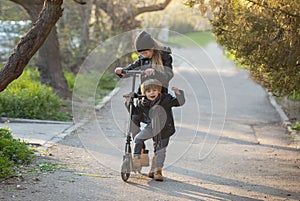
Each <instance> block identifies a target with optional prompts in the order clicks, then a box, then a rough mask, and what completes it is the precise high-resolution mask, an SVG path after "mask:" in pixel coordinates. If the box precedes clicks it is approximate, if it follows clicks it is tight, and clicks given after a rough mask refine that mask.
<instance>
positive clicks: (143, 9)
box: [133, 0, 172, 16]
mask: <svg viewBox="0 0 300 201" xmlns="http://www.w3.org/2000/svg"><path fill="white" fill-rule="evenodd" d="M171 1H172V0H165V2H163V3H160V4H154V5H150V6H145V7H140V8H137V10H136V12H135V13H134V15H133V16H137V15H140V14H142V13H146V12H153V11H158V10H163V9H165V8H166V7H167V6H168V5H169V3H170V2H171Z"/></svg>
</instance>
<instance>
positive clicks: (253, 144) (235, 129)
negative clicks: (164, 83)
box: [0, 44, 300, 201]
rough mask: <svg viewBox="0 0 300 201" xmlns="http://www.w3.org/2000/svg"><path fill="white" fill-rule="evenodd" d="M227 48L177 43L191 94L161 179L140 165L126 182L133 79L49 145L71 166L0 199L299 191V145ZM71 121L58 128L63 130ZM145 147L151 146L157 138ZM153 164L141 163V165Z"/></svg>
mask: <svg viewBox="0 0 300 201" xmlns="http://www.w3.org/2000/svg"><path fill="white" fill-rule="evenodd" d="M222 54H223V52H222V51H221V50H220V49H219V48H218V47H217V46H216V44H210V45H209V46H208V47H206V48H205V50H202V49H200V50H199V49H174V53H173V56H174V60H175V64H174V68H175V77H174V79H173V80H172V82H171V86H177V87H180V88H182V89H184V91H185V95H186V100H187V101H186V104H185V105H184V106H183V107H182V108H176V109H174V116H175V119H176V127H177V132H176V135H175V136H173V137H172V140H171V143H170V146H169V147H168V152H167V160H166V164H165V168H164V170H163V173H164V176H165V181H164V182H155V181H152V180H151V179H149V178H147V177H145V176H141V175H135V174H132V175H131V177H130V178H129V180H128V182H127V183H125V182H123V181H122V180H121V177H120V165H121V162H122V155H123V149H124V143H125V135H124V131H125V130H126V127H127V119H128V115H127V111H126V110H125V108H124V103H123V98H122V95H123V94H124V93H127V92H128V91H130V90H129V89H130V80H129V79H127V80H122V81H121V83H120V86H121V87H120V89H119V91H118V92H117V93H116V94H115V95H114V96H113V97H112V98H111V99H110V101H109V102H108V103H107V104H106V105H105V106H104V107H103V108H101V109H100V111H98V112H96V115H95V116H94V117H93V118H92V119H89V121H87V122H84V123H85V124H84V125H82V124H81V125H80V128H79V129H78V130H77V132H76V134H74V135H70V136H68V137H66V138H65V139H64V140H62V141H60V142H58V143H57V144H56V146H53V147H51V148H50V149H49V152H50V153H51V154H49V157H50V159H51V160H53V161H57V162H59V163H66V164H69V167H70V168H68V169H66V170H64V171H63V170H62V171H56V172H55V173H53V174H43V175H42V177H38V179H39V180H41V181H42V182H40V183H37V182H36V181H35V180H34V181H32V182H31V183H30V181H29V182H28V185H27V186H26V184H22V187H23V185H25V188H26V190H23V191H14V190H9V191H3V190H2V191H1V193H3V194H1V197H0V198H3V199H6V198H10V199H11V200H74V201H77V200H78V201H79V200H110V201H111V200H120V201H122V200H126V201H136V200H170V201H173V200H176V201H177V200H178V201H188V200H272V201H273V200H300V183H299V180H300V158H299V156H300V155H299V150H297V149H296V148H295V144H293V142H292V140H291V139H290V137H289V135H288V134H287V133H286V131H285V129H284V128H283V127H282V126H281V119H280V117H279V115H278V113H277V112H276V110H275V109H274V108H273V107H272V105H271V104H270V102H269V99H268V96H267V94H266V92H265V91H264V90H263V89H262V88H261V87H260V86H259V85H257V84H256V83H255V82H253V81H252V80H251V79H249V78H248V73H247V71H244V70H239V69H236V68H235V66H234V65H233V63H232V62H231V61H229V60H227V59H225V58H223V56H222ZM82 111H83V112H85V110H82ZM82 116H83V117H84V116H92V115H91V114H87V115H86V114H83V115H82ZM11 125H14V124H11ZM31 126H32V124H28V127H26V126H25V127H24V126H22V128H21V133H20V134H21V135H22V134H23V133H24V132H23V131H24V129H27V128H28V129H33V127H31ZM48 126H49V127H50V126H53V125H51V124H48ZM60 126H62V127H60ZM70 126H71V125H69V124H66V125H60V124H57V125H55V126H54V127H55V129H57V131H59V130H60V133H61V132H62V131H63V130H65V129H67V128H69V127H70ZM49 127H44V128H43V129H42V131H36V132H43V133H47V134H49V135H50V134H51V136H52V137H53V136H56V135H57V133H56V130H52V131H51V130H50V129H49ZM15 129H17V127H16V128H15V127H14V128H12V130H13V131H17V130H15ZM45 130H46V131H45ZM30 132H31V131H28V132H26V133H30ZM38 136H42V135H38ZM50 141H51V138H50ZM147 146H148V147H149V148H150V149H151V152H150V153H151V154H152V148H151V141H149V142H148V143H147ZM148 170H149V169H148V168H144V169H143V172H144V173H147V171H148ZM82 173H84V174H82ZM93 174H95V175H98V176H99V175H100V177H98V176H95V177H94V176H91V175H93ZM82 175H90V176H82ZM58 189H59V190H58ZM0 190H1V189H0ZM28 191H29V193H28ZM12 194H13V195H12ZM13 198H14V199H13Z"/></svg>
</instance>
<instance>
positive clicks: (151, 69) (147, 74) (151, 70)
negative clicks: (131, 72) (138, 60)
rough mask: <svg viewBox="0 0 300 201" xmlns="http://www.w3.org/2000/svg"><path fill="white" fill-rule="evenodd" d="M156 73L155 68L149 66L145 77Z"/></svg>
mask: <svg viewBox="0 0 300 201" xmlns="http://www.w3.org/2000/svg"><path fill="white" fill-rule="evenodd" d="M154 73H155V70H154V69H153V68H147V69H146V70H145V77H148V76H151V75H154Z"/></svg>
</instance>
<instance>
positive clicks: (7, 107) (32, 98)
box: [0, 69, 70, 120]
mask: <svg viewBox="0 0 300 201" xmlns="http://www.w3.org/2000/svg"><path fill="white" fill-rule="evenodd" d="M38 79H39V73H38V71H37V70H32V69H26V70H25V71H24V72H23V74H22V75H21V77H20V78H19V79H17V80H15V81H14V82H13V83H12V84H10V85H9V86H8V87H7V89H6V90H4V91H3V92H1V93H0V114H1V116H7V117H13V118H28V119H53V120H69V119H70V116H69V115H67V114H65V113H62V112H61V111H60V110H61V107H62V102H61V100H60V99H59V98H58V96H57V95H55V94H54V93H53V91H52V89H51V88H50V87H47V86H45V85H42V84H41V83H40V82H39V81H38Z"/></svg>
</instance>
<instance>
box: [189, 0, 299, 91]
mask: <svg viewBox="0 0 300 201" xmlns="http://www.w3.org/2000/svg"><path fill="white" fill-rule="evenodd" d="M205 2H206V1H204V0H187V1H186V2H185V4H186V5H188V6H191V7H196V6H197V7H198V8H199V10H200V12H201V13H202V14H203V15H206V16H209V17H211V21H212V31H213V33H214V35H215V36H216V38H217V41H218V42H219V43H220V44H221V45H222V46H223V47H224V48H225V49H226V50H227V51H228V52H230V53H231V54H233V55H234V56H235V59H236V60H237V61H238V62H239V63H241V64H244V65H246V66H248V67H249V69H250V73H251V75H252V76H253V77H254V78H256V80H258V81H259V82H261V83H262V84H263V85H264V86H265V87H267V88H268V89H270V90H271V91H272V92H274V93H275V94H277V95H290V94H293V93H295V92H297V93H300V26H299V24H300V2H299V1H298V0H264V1H258V0H222V1H220V0H210V1H209V2H206V3H205Z"/></svg>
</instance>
